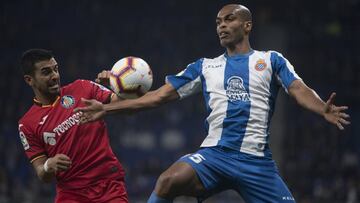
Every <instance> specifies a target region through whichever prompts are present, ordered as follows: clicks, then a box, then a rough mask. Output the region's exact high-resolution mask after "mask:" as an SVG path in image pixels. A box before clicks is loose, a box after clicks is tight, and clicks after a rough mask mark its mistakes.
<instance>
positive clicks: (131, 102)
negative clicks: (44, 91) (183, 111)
mask: <svg viewBox="0 0 360 203" xmlns="http://www.w3.org/2000/svg"><path fill="white" fill-rule="evenodd" d="M178 98H179V95H178V93H177V91H176V90H175V88H174V87H173V86H172V85H171V84H168V83H166V84H165V85H163V86H162V87H160V88H159V89H157V90H154V91H150V92H148V93H146V94H145V95H144V96H142V97H140V98H137V99H128V100H118V101H114V102H111V103H109V104H102V103H101V102H98V101H96V100H93V99H92V100H87V99H82V101H83V102H84V103H85V105H86V106H84V107H78V108H76V109H75V110H74V111H75V112H82V114H81V116H80V123H81V124H83V123H88V122H92V121H95V120H99V119H100V118H102V117H104V116H105V115H106V114H108V113H133V112H137V111H141V110H145V109H149V108H154V107H157V106H160V105H162V104H165V103H167V102H170V101H172V100H176V99H178Z"/></svg>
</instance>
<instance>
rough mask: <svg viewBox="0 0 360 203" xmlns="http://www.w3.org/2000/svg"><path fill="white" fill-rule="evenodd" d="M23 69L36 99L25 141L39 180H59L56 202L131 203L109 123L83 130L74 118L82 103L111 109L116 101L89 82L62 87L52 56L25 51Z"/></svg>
mask: <svg viewBox="0 0 360 203" xmlns="http://www.w3.org/2000/svg"><path fill="white" fill-rule="evenodd" d="M21 66H22V70H23V74H24V80H25V82H26V83H27V84H28V85H29V86H30V87H31V88H32V89H33V91H34V94H35V98H34V101H33V102H34V104H33V105H32V107H31V108H30V109H29V110H28V112H27V113H26V114H25V115H24V116H23V117H22V118H21V119H20V121H19V132H20V138H21V142H22V144H23V146H24V150H25V153H26V155H27V157H28V158H29V159H30V163H32V165H33V167H34V169H35V171H36V173H37V176H38V177H39V179H40V180H41V181H43V182H52V181H53V180H54V179H56V191H57V195H56V198H55V202H61V203H80V202H84V203H85V202H86V203H88V202H99V203H100V202H107V203H108V202H110V203H115V202H116V203H118V202H121V203H123V202H128V198H127V193H126V189H125V184H124V175H125V173H124V170H123V168H122V166H121V164H120V163H119V161H118V160H117V158H116V157H115V155H114V153H113V152H112V150H111V148H110V144H109V138H108V132H107V128H106V125H105V122H104V121H103V120H99V121H97V122H93V123H89V124H86V125H78V123H79V121H80V120H79V119H80V115H81V113H74V112H73V109H74V108H76V107H79V106H81V102H80V98H82V97H84V98H88V99H96V100H97V101H100V102H102V103H109V102H112V101H115V100H117V96H114V95H113V94H112V92H111V91H109V90H108V89H106V88H104V87H103V86H101V85H99V84H97V83H94V82H91V81H87V80H76V81H75V82H73V83H70V84H68V85H66V86H64V87H60V74H59V66H58V63H57V62H56V60H55V58H54V55H53V54H52V53H51V52H50V51H47V50H42V49H31V50H28V51H26V52H25V53H24V54H23V56H22V59H21Z"/></svg>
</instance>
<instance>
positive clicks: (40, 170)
mask: <svg viewBox="0 0 360 203" xmlns="http://www.w3.org/2000/svg"><path fill="white" fill-rule="evenodd" d="M44 164H45V161H44V163H43V164H37V166H36V168H35V170H36V173H37V176H38V177H39V179H40V180H41V181H43V182H47V183H49V182H51V181H52V180H53V179H54V177H55V173H54V172H46V171H45V168H44Z"/></svg>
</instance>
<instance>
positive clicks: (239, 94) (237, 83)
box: [226, 76, 250, 102]
mask: <svg viewBox="0 0 360 203" xmlns="http://www.w3.org/2000/svg"><path fill="white" fill-rule="evenodd" d="M226 96H227V97H228V99H229V100H230V101H231V102H234V101H243V102H248V101H250V96H249V94H248V93H247V91H246V89H245V87H244V82H243V79H242V78H241V77H239V76H231V77H230V78H229V79H228V80H227V86H226Z"/></svg>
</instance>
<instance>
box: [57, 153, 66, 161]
mask: <svg viewBox="0 0 360 203" xmlns="http://www.w3.org/2000/svg"><path fill="white" fill-rule="evenodd" d="M55 157H57V158H58V159H59V160H64V161H70V158H69V157H68V156H66V155H65V154H57V155H56V156H55Z"/></svg>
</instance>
